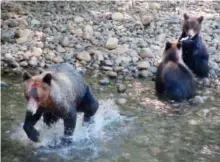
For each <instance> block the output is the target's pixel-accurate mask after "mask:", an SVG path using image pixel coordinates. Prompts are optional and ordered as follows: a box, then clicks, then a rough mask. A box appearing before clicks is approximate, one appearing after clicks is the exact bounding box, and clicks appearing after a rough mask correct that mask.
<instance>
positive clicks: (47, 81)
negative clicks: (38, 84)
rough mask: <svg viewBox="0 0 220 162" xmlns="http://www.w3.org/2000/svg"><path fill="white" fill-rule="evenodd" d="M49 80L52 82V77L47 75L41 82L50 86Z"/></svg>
mask: <svg viewBox="0 0 220 162" xmlns="http://www.w3.org/2000/svg"><path fill="white" fill-rule="evenodd" d="M51 80H52V75H51V74H50V73H47V74H46V75H45V76H44V78H43V82H45V83H47V84H48V85H50V84H51Z"/></svg>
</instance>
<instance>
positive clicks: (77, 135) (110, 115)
mask: <svg viewBox="0 0 220 162" xmlns="http://www.w3.org/2000/svg"><path fill="white" fill-rule="evenodd" d="M99 102H100V107H99V109H98V111H97V112H96V114H95V116H94V123H93V124H88V125H83V114H78V115H77V122H76V123H77V124H76V128H75V131H74V135H73V137H72V140H73V144H71V145H68V146H66V147H61V148H60V147H56V146H59V145H60V137H63V131H64V127H63V120H59V122H57V123H56V124H54V125H53V126H52V127H51V128H48V127H47V126H46V125H45V124H44V123H43V122H42V120H40V121H39V122H38V123H37V124H36V126H35V128H36V129H37V130H38V131H39V132H40V139H41V141H40V142H39V143H33V142H28V143H29V144H30V143H32V144H33V146H34V147H35V148H36V150H37V153H39V154H44V156H46V154H47V155H48V154H50V153H56V154H58V155H60V156H62V157H63V158H68V157H69V156H74V157H75V158H81V159H85V160H89V159H94V158H96V157H98V156H99V154H103V153H107V154H112V153H113V152H114V151H116V152H117V149H119V146H118V145H119V141H118V140H120V136H122V135H123V134H127V133H129V130H130V129H131V127H132V121H133V119H132V118H128V117H125V116H122V115H120V112H119V110H118V107H117V105H116V104H115V102H114V100H112V99H109V100H101V101H99ZM11 138H12V139H14V140H20V141H22V142H26V143H27V141H30V140H29V139H28V138H27V136H26V134H25V132H24V131H23V129H22V127H19V128H16V129H15V131H14V132H13V133H12V134H11ZM28 143H27V144H28ZM111 145H112V146H111ZM111 147H113V148H112V149H111ZM110 150H111V151H110ZM112 150H113V152H112Z"/></svg>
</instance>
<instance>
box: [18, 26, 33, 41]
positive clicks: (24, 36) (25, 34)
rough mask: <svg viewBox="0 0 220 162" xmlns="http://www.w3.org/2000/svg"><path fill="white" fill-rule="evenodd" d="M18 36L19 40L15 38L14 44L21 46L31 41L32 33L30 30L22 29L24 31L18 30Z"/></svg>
mask: <svg viewBox="0 0 220 162" xmlns="http://www.w3.org/2000/svg"><path fill="white" fill-rule="evenodd" d="M18 35H19V37H20V38H17V39H16V42H17V43H18V44H22V43H25V42H27V41H31V40H32V37H33V32H32V31H31V30H30V29H24V30H19V31H18Z"/></svg>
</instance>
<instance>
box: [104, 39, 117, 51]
mask: <svg viewBox="0 0 220 162" xmlns="http://www.w3.org/2000/svg"><path fill="white" fill-rule="evenodd" d="M117 46H118V39H117V38H108V40H107V42H106V48H107V49H109V50H112V49H115V48H117Z"/></svg>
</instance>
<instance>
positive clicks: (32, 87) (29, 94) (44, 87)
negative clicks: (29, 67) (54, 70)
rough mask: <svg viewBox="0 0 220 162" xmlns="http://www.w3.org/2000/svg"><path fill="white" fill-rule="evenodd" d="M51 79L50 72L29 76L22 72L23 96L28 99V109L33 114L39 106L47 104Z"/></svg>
mask: <svg viewBox="0 0 220 162" xmlns="http://www.w3.org/2000/svg"><path fill="white" fill-rule="evenodd" d="M51 79H52V76H51V74H50V73H48V74H45V75H37V76H31V75H30V74H29V73H27V72H25V73H24V74H23V81H24V96H25V98H26V99H27V101H28V106H27V110H28V111H30V112H32V113H33V114H35V113H36V111H37V108H38V107H39V106H43V105H46V104H48V101H49V100H50V92H51V89H50V84H51Z"/></svg>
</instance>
